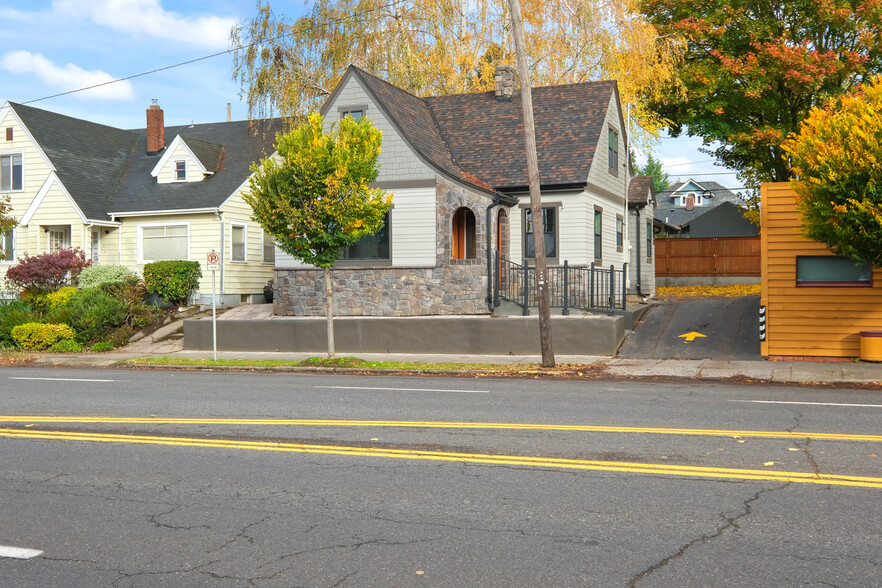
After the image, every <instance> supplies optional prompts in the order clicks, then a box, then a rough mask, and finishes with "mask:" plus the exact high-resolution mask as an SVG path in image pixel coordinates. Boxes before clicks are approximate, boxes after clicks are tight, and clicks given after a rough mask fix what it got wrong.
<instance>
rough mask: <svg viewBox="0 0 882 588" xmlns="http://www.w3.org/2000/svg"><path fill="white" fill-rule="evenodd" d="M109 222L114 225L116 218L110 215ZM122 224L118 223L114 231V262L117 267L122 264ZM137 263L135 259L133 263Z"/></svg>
mask: <svg viewBox="0 0 882 588" xmlns="http://www.w3.org/2000/svg"><path fill="white" fill-rule="evenodd" d="M110 221H111V222H114V223H115V222H116V217H115V216H114V215H112V214H111V215H110ZM122 224H123V222H122V221H119V227H117V230H116V249H117V251H116V260H117V261H116V262H117V263H118V264H119V265H122V264H123V262H122V231H123V228H122ZM137 262H138V260H137V259H135V263H137Z"/></svg>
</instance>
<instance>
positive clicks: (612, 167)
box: [609, 129, 619, 173]
mask: <svg viewBox="0 0 882 588" xmlns="http://www.w3.org/2000/svg"><path fill="white" fill-rule="evenodd" d="M609 171H614V172H616V173H618V171H619V134H618V133H617V132H615V131H614V130H612V129H609Z"/></svg>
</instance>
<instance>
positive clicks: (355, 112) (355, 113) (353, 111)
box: [340, 107, 364, 120]
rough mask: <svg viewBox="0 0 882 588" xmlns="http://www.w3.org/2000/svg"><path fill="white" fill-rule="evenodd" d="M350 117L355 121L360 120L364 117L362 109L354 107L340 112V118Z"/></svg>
mask: <svg viewBox="0 0 882 588" xmlns="http://www.w3.org/2000/svg"><path fill="white" fill-rule="evenodd" d="M347 116H351V117H352V118H354V119H355V120H361V119H362V118H363V117H364V108H363V107H356V108H350V109H346V110H341V111H340V118H344V117H347Z"/></svg>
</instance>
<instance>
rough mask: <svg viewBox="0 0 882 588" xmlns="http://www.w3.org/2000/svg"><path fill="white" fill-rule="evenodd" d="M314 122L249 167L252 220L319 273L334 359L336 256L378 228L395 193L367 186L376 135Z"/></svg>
mask: <svg viewBox="0 0 882 588" xmlns="http://www.w3.org/2000/svg"><path fill="white" fill-rule="evenodd" d="M322 123H323V118H322V117H321V116H319V115H318V114H313V115H311V116H310V117H309V118H308V119H307V120H306V121H304V122H303V124H301V125H300V126H299V127H297V128H295V129H294V130H292V131H290V132H288V133H286V134H283V135H279V137H278V138H277V140H276V154H275V155H272V156H269V157H267V158H265V159H263V160H262V161H260V162H259V163H257V164H255V165H254V166H253V168H252V171H253V172H254V174H253V175H252V177H251V180H250V185H251V192H250V194H245V196H244V198H245V201H246V202H248V204H249V205H251V208H252V210H253V211H254V214H253V215H252V218H253V219H254V220H255V221H256V222H258V223H259V224H260V226H262V227H263V228H264V230H266V232H268V233H270V234H271V235H273V237H274V239H275V242H276V245H278V246H279V248H280V249H281V250H282V251H284V252H285V253H288V254H290V255H292V256H293V257H295V258H297V259H299V260H301V261H302V262H304V263H307V264H310V265H314V266H316V267H320V268H323V269H324V273H325V316H326V317H327V319H328V357H333V356H334V353H335V349H334V311H333V289H332V287H331V267H332V266H333V265H334V263H335V262H336V261H337V258H338V257H339V255H340V249H341V248H342V247H346V246H348V245H354V244H355V243H356V242H358V241H359V239H361V238H362V237H365V236H367V235H372V234H374V233H376V232H377V231H379V230H380V229H382V228H383V223H384V218H385V215H386V212H387V211H388V210H389V208H390V207H391V206H392V194H391V193H387V192H385V191H383V190H380V189H377V188H370V187H369V184H370V183H371V182H373V181H374V180H376V179H377V175H378V174H379V170H380V168H379V164H378V162H377V160H378V158H379V155H380V142H381V139H382V137H381V134H380V131H378V130H377V129H376V128H375V127H374V125H373V124H372V123H371V122H370V120H368V119H367V118H362V119H361V120H359V121H356V120H355V119H353V118H352V117H349V116H347V117H344V118H343V119H342V120H341V121H340V122H339V123H338V124H336V125H334V126H332V127H331V130H330V132H328V133H325V132H324V131H323V128H322Z"/></svg>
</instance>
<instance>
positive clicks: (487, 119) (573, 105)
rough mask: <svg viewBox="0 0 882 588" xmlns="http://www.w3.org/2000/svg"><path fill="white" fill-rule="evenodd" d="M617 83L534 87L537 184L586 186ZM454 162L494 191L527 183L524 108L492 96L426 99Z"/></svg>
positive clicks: (491, 94) (511, 188) (518, 101)
mask: <svg viewBox="0 0 882 588" xmlns="http://www.w3.org/2000/svg"><path fill="white" fill-rule="evenodd" d="M617 92H618V90H617V89H616V83H615V82H584V83H581V84H571V85H567V86H550V87H544V88H533V90H532V94H533V117H534V119H535V121H534V124H535V128H536V151H537V154H538V156H539V180H540V183H541V184H542V186H543V187H545V186H584V185H585V183H586V182H587V181H588V172H589V171H590V170H591V164H592V162H593V161H594V155H595V151H596V149H597V143H598V141H599V139H600V136H601V132H602V131H603V128H604V123H605V120H606V112H607V109H608V108H609V104H610V99H611V98H612V97H613V96H615V95H617ZM426 102H427V103H428V104H429V106H430V107H431V109H432V113H433V114H434V116H435V119H436V121H437V123H438V126H439V128H440V129H441V133H442V134H443V136H444V138H445V140H446V141H447V144H448V145H449V148H450V151H451V153H452V154H453V157H454V159H455V160H456V162H457V163H458V164H459V165H460V166H462V168H463V169H465V170H468V172H469V173H472V174H474V175H476V176H478V177H479V178H481V179H483V180H485V181H486V182H488V183H489V184H491V185H492V186H493V187H494V188H496V189H497V190H503V191H504V190H516V189H523V188H525V187H526V186H527V185H528V179H527V160H526V155H525V150H524V148H523V145H524V124H523V109H522V108H521V101H520V100H519V99H518V98H517V97H516V98H514V99H513V100H511V101H505V100H497V98H496V96H495V95H494V93H493V92H482V93H480V94H457V95H453V96H439V97H435V98H427V99H426Z"/></svg>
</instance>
